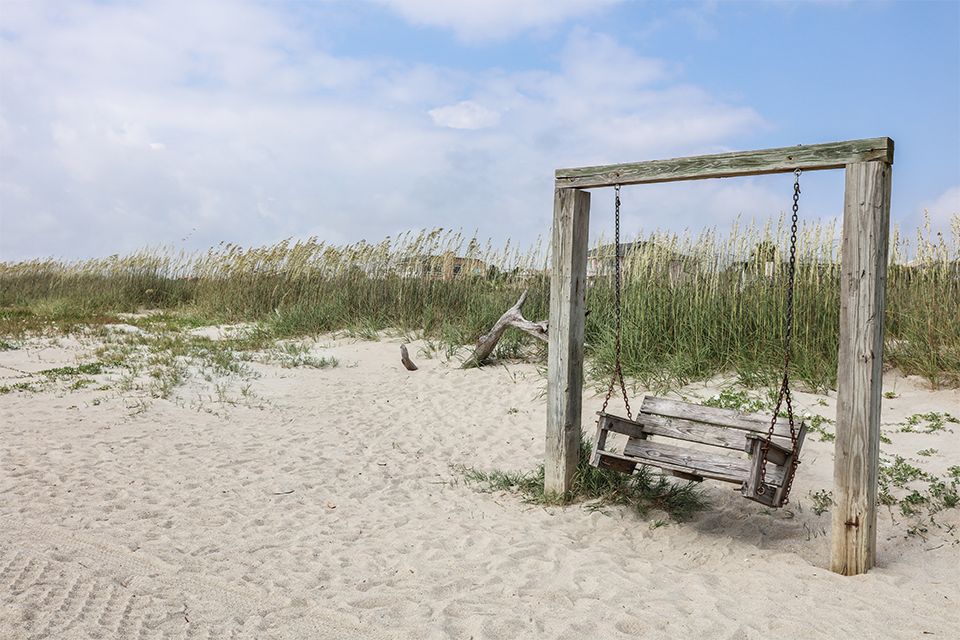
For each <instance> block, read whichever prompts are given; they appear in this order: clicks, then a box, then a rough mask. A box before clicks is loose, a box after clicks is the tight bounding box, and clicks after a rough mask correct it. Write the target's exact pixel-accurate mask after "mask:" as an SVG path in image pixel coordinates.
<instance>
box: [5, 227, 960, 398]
mask: <svg viewBox="0 0 960 640" xmlns="http://www.w3.org/2000/svg"><path fill="white" fill-rule="evenodd" d="M785 222H786V221H785V220H784V219H782V218H781V219H780V220H771V221H769V222H768V223H766V224H765V225H762V226H758V225H754V224H749V225H741V224H740V223H736V224H734V225H733V227H732V228H731V229H730V231H729V232H727V233H720V232H718V231H717V230H715V229H713V230H707V231H704V232H703V233H701V234H699V235H697V236H694V235H691V234H689V233H685V234H677V233H671V232H654V233H650V234H647V235H644V234H639V235H638V236H637V240H638V241H639V242H641V243H642V244H641V245H640V246H641V249H639V250H638V251H636V252H635V253H634V254H632V255H631V258H630V260H629V263H628V264H629V269H628V271H627V273H626V279H625V284H624V289H623V311H622V313H623V365H624V370H625V372H626V373H627V374H628V375H630V376H632V377H635V378H637V379H639V380H640V381H641V382H642V383H643V384H645V385H647V386H650V387H653V388H664V387H670V386H675V385H677V384H681V383H684V382H687V381H690V380H695V379H701V378H704V377H707V376H710V375H713V374H716V373H722V372H733V373H736V374H738V375H739V376H740V377H741V379H743V380H744V381H745V382H747V383H749V384H753V385H757V386H764V385H767V384H769V383H770V382H771V381H772V380H773V379H774V378H775V377H776V375H777V373H776V372H777V371H779V370H780V368H781V367H782V364H783V357H784V354H783V351H782V349H783V347H782V345H783V336H784V331H785V313H784V305H785V303H786V272H787V265H786V264H785V258H786V256H787V246H788V232H789V230H788V229H787V228H786V223H785ZM798 240H799V242H798V252H797V273H796V288H795V303H794V305H795V327H794V339H793V345H794V349H793V353H792V354H791V361H792V371H793V373H794V377H795V378H797V379H798V380H799V381H801V382H802V383H803V384H805V385H807V386H809V387H811V388H814V389H821V390H822V389H828V388H830V387H832V386H833V385H834V384H835V382H836V372H837V342H838V335H839V308H840V261H841V260H842V256H841V255H840V251H839V246H840V244H839V239H838V238H837V230H836V229H835V227H834V226H833V225H831V224H826V225H824V224H820V223H815V224H811V223H805V224H804V225H803V226H802V228H801V229H800V233H799V239H798ZM605 247H606V243H605V242H604V241H603V240H602V239H601V240H599V241H598V242H597V243H595V245H594V255H595V257H596V258H597V261H596V262H595V266H596V269H595V273H594V275H593V276H592V277H591V279H590V286H589V287H588V291H587V308H588V309H589V310H590V314H589V316H588V317H587V325H586V342H587V343H588V344H589V345H590V359H589V361H590V363H591V364H590V367H591V371H592V372H593V374H594V375H595V376H596V377H597V378H598V379H600V378H602V377H603V376H605V375H607V374H608V373H609V371H611V370H612V366H613V351H614V347H613V345H614V341H613V327H614V309H613V295H612V286H611V278H610V277H609V274H610V273H611V271H612V269H611V267H612V258H610V257H609V253H610V251H609V247H607V250H608V255H607V256H606V258H605V257H604V250H605ZM444 255H446V256H447V258H443V256H444ZM452 256H459V257H463V258H467V259H470V260H473V261H476V262H469V261H468V262H467V263H466V264H464V265H463V267H462V270H461V271H460V272H459V273H458V274H457V275H456V276H455V277H451V276H452V275H453V274H452V272H450V271H449V270H450V265H449V264H447V266H444V264H445V260H448V259H449V258H450V257H452ZM547 264H548V261H547V259H546V252H545V251H542V250H541V247H540V246H539V245H537V246H533V247H529V248H525V249H523V248H520V247H516V246H511V245H510V244H509V243H508V245H507V246H506V247H502V248H495V247H492V246H491V245H490V243H489V242H487V243H486V244H485V245H483V244H481V243H480V242H478V241H477V239H476V238H469V237H466V236H464V235H463V234H461V233H455V232H449V231H443V230H434V231H424V232H422V233H420V234H417V235H414V234H406V235H403V236H401V237H399V238H395V239H391V238H387V239H386V240H384V241H382V242H380V243H377V244H369V243H365V242H361V243H358V244H355V245H351V246H333V245H328V244H326V243H324V242H318V241H317V240H316V239H310V240H305V241H297V242H293V241H284V242H281V243H279V244H276V245H273V246H267V247H258V248H252V249H244V248H241V247H238V246H234V245H220V246H218V247H214V248H213V249H210V250H208V251H205V252H197V253H190V254H187V253H183V252H179V253H178V252H175V251H174V250H173V249H172V248H166V247H157V248H153V249H144V250H142V251H139V252H137V253H134V254H131V255H129V256H110V257H108V258H101V259H96V260H89V261H75V262H62V261H55V260H35V261H31V262H21V263H3V264H0V332H2V333H4V334H5V335H10V334H11V333H15V332H16V331H18V330H22V328H23V327H30V326H36V322H34V323H33V324H31V323H30V322H25V319H31V318H32V319H33V320H35V321H39V320H41V319H42V320H44V321H52V322H55V323H60V324H61V325H62V324H64V323H70V322H87V321H108V319H109V317H110V316H111V315H112V314H116V313H120V312H133V311H136V310H138V309H141V308H145V307H146V308H155V309H165V310H170V311H176V312H178V313H180V314H182V315H187V316H190V317H191V318H194V319H195V321H197V322H201V321H203V322H222V321H228V322H237V321H247V322H258V323H261V324H262V325H264V326H266V327H269V328H270V329H271V330H272V331H273V332H274V334H275V335H277V336H296V335H306V334H311V333H319V332H325V331H333V330H338V329H345V328H360V329H363V330H364V331H367V332H371V331H376V330H381V329H385V328H396V329H399V330H401V331H404V332H408V333H415V334H420V335H424V336H433V337H438V338H441V339H443V340H446V341H447V342H449V343H460V344H468V343H472V342H475V341H476V340H477V338H478V337H479V336H480V335H482V334H483V333H485V332H486V331H488V330H489V329H490V327H491V326H492V325H493V323H494V322H495V321H496V320H497V319H498V318H499V317H500V315H501V314H502V313H503V312H504V311H505V310H506V309H507V308H509V307H510V306H512V305H513V304H514V303H515V302H516V300H517V298H518V297H519V295H520V293H521V292H522V291H523V290H524V289H529V290H530V295H529V297H528V302H527V305H526V306H525V308H524V314H525V316H526V317H527V318H531V319H536V320H539V319H543V318H546V317H547V314H548V310H549V277H548V275H547V274H546V273H544V270H545V267H546V266H547ZM958 264H960V219H958V217H957V216H956V215H954V217H953V225H952V232H951V234H949V236H948V237H945V236H943V235H939V234H938V235H932V234H931V233H930V232H929V227H927V228H926V229H919V230H918V234H917V238H916V239H915V240H913V241H912V242H911V240H910V239H909V238H908V237H907V236H903V235H901V234H900V233H899V231H898V230H896V229H895V230H894V232H893V234H892V236H891V250H890V264H889V273H888V282H887V317H886V320H887V324H886V327H887V334H886V335H887V352H886V362H887V363H888V364H889V365H892V366H897V367H900V368H901V369H903V371H904V372H906V373H910V374H914V373H915V374H919V375H922V376H924V377H926V378H927V379H928V380H929V381H930V382H931V383H932V384H934V385H941V384H957V383H958V382H960V312H958V310H960V273H958ZM445 270H447V271H445ZM445 276H446V277H445ZM105 319H106V320H105ZM18 327H19V328H20V329H18ZM528 340H532V339H529V338H528V337H527V336H525V334H520V333H519V332H517V335H514V336H505V338H504V341H508V342H509V341H512V344H513V347H514V352H516V351H517V349H519V346H520V345H522V344H523V343H525V342H527V341H528ZM540 354H541V355H542V354H543V350H542V348H541V349H540Z"/></svg>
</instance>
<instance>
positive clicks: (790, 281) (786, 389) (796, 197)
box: [757, 169, 803, 506]
mask: <svg viewBox="0 0 960 640" xmlns="http://www.w3.org/2000/svg"><path fill="white" fill-rule="evenodd" d="M801 173H803V172H802V171H801V170H800V169H797V170H795V171H794V172H793V175H794V176H795V180H794V183H793V218H792V220H791V225H790V268H789V271H788V278H787V330H786V334H785V336H784V345H783V351H784V354H783V380H782V382H781V383H780V393H779V395H778V396H777V405H776V407H775V408H774V410H773V419H772V420H771V421H770V430H769V431H768V432H767V439H766V442H764V444H763V446H762V447H761V448H760V451H761V453H762V455H763V462H762V464H761V465H760V487H759V488H758V489H757V493H760V494H762V493H764V491H765V488H764V486H765V485H764V482H765V481H766V475H767V452H768V451H769V450H770V442H771V441H772V440H773V430H774V427H775V426H776V424H777V417H778V416H779V414H780V406H781V404H782V403H783V402H784V401H785V402H786V404H787V419H788V420H789V421H790V444H791V448H792V449H793V453H794V456H793V463H792V465H791V468H790V472H789V475H788V477H787V480H786V482H787V484H786V486H785V487H784V489H783V494H782V496H783V497H782V498H781V500H780V504H779V505H777V506H782V505H784V504H786V503H787V501H788V498H789V496H790V488H791V486H792V485H793V476H794V475H795V474H794V472H795V471H796V469H797V465H799V464H800V458H799V457H798V456H797V455H796V452H797V434H796V430H795V427H794V419H793V403H792V400H791V397H790V340H791V338H792V337H793V288H794V278H795V274H796V266H797V219H798V217H799V216H798V212H799V211H800V174H801Z"/></svg>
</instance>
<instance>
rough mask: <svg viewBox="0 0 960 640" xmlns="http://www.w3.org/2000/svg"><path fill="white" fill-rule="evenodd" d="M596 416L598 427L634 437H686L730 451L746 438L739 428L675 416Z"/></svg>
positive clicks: (742, 444)
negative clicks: (631, 419)
mask: <svg viewBox="0 0 960 640" xmlns="http://www.w3.org/2000/svg"><path fill="white" fill-rule="evenodd" d="M600 415H601V416H602V418H601V426H602V427H604V428H606V429H609V430H610V431H613V432H615V433H622V434H624V435H627V436H630V437H634V438H635V437H642V436H643V435H655V436H662V437H665V438H674V439H676V440H686V441H687V442H699V443H701V444H707V445H711V446H714V447H723V448H725V449H733V450H734V451H745V450H746V448H745V447H746V438H745V437H744V433H743V431H737V430H732V429H725V428H723V427H714V426H711V425H706V424H700V423H696V422H690V421H688V420H680V419H677V418H665V417H663V416H656V415H653V414H649V413H640V414H639V415H637V421H636V422H633V421H630V420H627V419H626V418H621V417H619V416H613V415H609V414H606V413H603V414H600Z"/></svg>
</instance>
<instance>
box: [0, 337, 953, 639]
mask: <svg viewBox="0 0 960 640" xmlns="http://www.w3.org/2000/svg"><path fill="white" fill-rule="evenodd" d="M94 344H95V343H94V342H93V341H89V342H88V341H82V342H78V341H76V340H73V339H61V340H60V341H59V343H53V342H49V341H48V342H42V341H37V342H36V343H34V344H32V345H31V346H30V347H29V348H25V349H19V350H16V351H5V352H0V366H2V367H3V368H2V369H0V376H2V379H0V384H2V385H12V384H14V383H16V382H21V381H24V380H35V379H37V376H30V375H28V374H31V373H36V372H39V371H42V370H46V369H50V368H53V367H58V366H64V365H74V364H76V363H77V362H91V361H93V360H94V358H93V357H92V356H91V355H90V349H91V348H92V347H93V346H94ZM399 344H400V341H399V340H397V339H390V338H384V339H382V340H380V341H379V342H354V341H349V340H345V339H341V340H337V339H333V338H329V339H327V338H323V339H320V340H319V341H318V342H317V343H316V345H315V346H314V347H313V355H315V356H316V357H321V356H324V357H336V358H337V359H338V360H339V366H337V367H333V368H325V369H313V368H303V367H301V368H282V367H280V366H278V365H277V364H269V363H260V364H253V365H251V367H252V369H253V370H255V371H256V372H257V374H259V377H253V376H250V375H247V376H245V377H242V378H236V379H217V378H213V379H211V380H206V379H205V378H204V376H203V375H200V374H199V373H198V374H197V375H194V376H193V377H192V378H191V379H190V381H189V382H188V384H186V385H185V386H183V387H181V388H179V389H178V390H177V393H176V396H173V397H171V398H168V399H158V398H152V397H150V396H149V394H147V393H144V392H141V391H138V390H137V389H136V386H134V387H133V388H132V389H130V390H128V391H124V392H120V391H118V390H117V387H118V385H117V378H118V374H116V373H115V372H114V373H104V374H101V375H98V376H95V378H96V383H95V384H90V385H88V386H86V387H85V388H82V389H78V390H70V389H68V388H67V387H66V386H65V385H63V384H60V385H59V386H58V385H48V386H47V387H45V388H44V389H41V390H38V391H11V392H10V393H7V394H3V395H0V421H2V425H3V426H2V434H3V436H2V438H0V455H2V469H0V637H2V638H57V639H70V638H84V639H86V638H124V639H126V638H138V639H139V638H143V639H151V638H224V639H226V638H231V639H239V638H258V639H259V638H265V639H267V638H269V639H274V638H276V639H288V638H289V639H294V638H322V639H327V638H429V639H433V638H463V639H467V638H475V639H480V638H504V639H513V638H584V639H587V638H589V639H594V638H627V637H644V638H730V639H733V638H764V639H765V640H767V639H770V638H805V639H809V638H843V637H851V638H921V637H922V638H926V637H938V638H956V637H960V510H958V509H953V510H947V511H942V512H940V513H937V514H935V516H934V519H935V523H930V522H929V518H925V519H923V520H922V521H918V520H917V519H916V518H908V517H905V516H903V515H901V514H900V512H899V510H898V509H896V508H894V509H887V508H884V509H883V510H882V511H881V517H880V522H879V552H878V566H877V567H876V568H875V569H874V570H872V571H871V572H870V573H869V574H867V575H863V576H858V577H853V578H845V577H841V576H838V575H835V574H832V573H830V572H829V571H828V570H826V566H827V563H828V558H829V528H830V516H829V512H827V513H823V514H821V515H816V514H815V513H814V511H813V509H812V506H813V503H812V500H811V498H810V494H811V493H813V492H817V491H821V490H824V489H827V490H829V489H830V488H831V484H832V451H833V443H832V442H825V441H820V439H819V438H818V436H817V435H816V434H811V436H810V437H809V439H808V441H807V444H806V446H805V448H804V452H803V464H802V465H801V467H800V470H799V472H798V474H799V476H798V479H797V481H796V483H795V485H794V491H793V501H792V503H791V504H790V505H789V506H788V507H787V508H786V509H782V510H780V511H773V512H772V511H768V510H765V509H763V508H762V507H761V506H760V505H757V504H755V503H752V502H748V501H745V500H743V499H741V498H739V493H738V492H737V491H736V490H733V489H731V488H730V486H729V485H721V484H714V483H706V484H707V489H708V492H709V495H710V497H711V498H712V500H713V502H714V506H713V508H712V509H711V510H709V511H706V512H703V513H701V514H700V515H698V516H696V517H695V518H694V519H693V520H692V521H689V522H686V523H680V524H678V523H674V522H670V521H668V522H666V524H664V525H663V526H657V525H658V524H661V523H663V521H665V520H667V519H666V518H665V516H664V514H662V513H654V514H650V515H649V516H648V517H647V518H641V517H639V516H638V515H637V514H636V513H634V512H632V511H630V510H628V509H621V508H614V509H609V510H608V512H607V514H601V513H591V512H587V511H585V510H584V509H582V508H581V507H579V506H572V507H568V508H546V509H545V508H541V507H539V506H533V505H530V504H525V503H523V502H522V501H521V500H520V499H519V498H518V497H517V496H515V495H513V494H503V493H495V494H484V493H479V492H477V491H476V490H475V489H474V488H473V487H471V486H465V485H464V483H463V481H462V480H461V478H460V476H458V474H457V473H456V472H455V471H454V470H453V469H452V468H451V465H458V464H463V465H467V466H472V467H476V468H480V469H485V470H489V469H503V470H515V469H523V470H529V469H533V468H534V467H535V466H536V464H537V463H538V462H539V461H541V460H542V456H543V448H544V415H545V406H544V399H543V397H542V392H543V390H544V385H545V382H544V380H543V378H542V377H541V376H540V375H539V374H538V373H537V370H536V368H535V367H533V366H532V365H508V366H506V367H504V366H499V367H498V366H492V367H488V368H485V369H482V370H470V371H461V370H458V369H457V368H456V365H457V362H456V361H454V362H445V361H443V360H442V359H439V358H436V359H429V358H426V357H424V354H423V350H422V347H423V345H422V344H421V343H414V344H412V345H411V348H410V353H411V356H412V357H413V359H414V360H415V361H416V362H417V364H418V365H419V367H420V369H419V370H418V371H413V372H409V371H407V370H405V369H404V368H403V366H402V365H401V363H400V355H399V348H398V347H399ZM103 387H109V388H103ZM98 389H99V390H98ZM889 389H890V390H892V391H893V392H894V393H896V394H897V397H896V398H894V399H892V400H885V405H884V412H885V413H884V416H885V417H884V422H885V423H889V426H885V429H884V432H885V435H887V436H888V437H889V438H890V439H891V440H892V443H891V444H884V445H883V446H882V450H883V452H884V454H886V455H887V456H889V455H893V454H897V455H901V456H903V457H904V458H906V459H907V460H908V461H910V463H911V464H915V465H919V466H921V467H922V468H923V469H924V470H925V471H927V472H929V473H933V474H936V475H939V476H941V477H944V476H945V475H946V473H947V471H946V470H947V468H948V467H950V466H952V465H960V425H954V424H951V425H948V426H950V427H952V428H953V431H948V430H940V431H937V432H935V433H901V432H899V431H898V429H899V426H896V425H897V423H902V422H903V421H904V420H905V419H906V417H907V416H910V415H914V414H919V413H925V412H929V411H938V412H949V413H951V414H952V415H954V416H960V392H958V391H956V390H953V391H937V392H932V391H928V390H926V389H925V388H924V385H923V384H921V383H920V382H919V381H917V380H913V379H904V378H893V377H891V379H890V385H889ZM688 391H689V392H690V393H694V392H697V393H700V394H701V395H704V396H705V395H708V394H712V393H715V392H716V389H715V388H712V387H710V386H707V387H705V388H704V387H701V388H692V389H690V390H688ZM819 400H821V398H819V397H818V396H813V395H807V394H800V397H799V403H800V404H801V405H802V407H803V408H805V409H806V410H809V411H811V412H821V413H822V414H823V415H825V416H828V417H829V416H831V412H832V411H833V404H834V402H833V399H831V398H829V397H824V398H822V400H823V401H824V403H825V405H824V404H822V403H821V402H819ZM601 401H602V398H597V397H593V396H592V395H591V396H590V397H588V398H587V399H586V400H585V410H584V423H585V425H586V427H585V428H587V429H590V430H592V424H593V420H594V418H593V416H594V413H595V411H596V410H597V409H598V408H599V405H600V403H601ZM638 402H639V400H637V403H638ZM933 449H935V450H936V452H935V453H931V454H929V455H925V456H922V455H919V454H918V451H920V450H933ZM918 522H921V523H923V524H924V528H925V529H926V531H919V532H917V533H913V534H911V533H910V532H909V531H910V530H916V526H917V524H918Z"/></svg>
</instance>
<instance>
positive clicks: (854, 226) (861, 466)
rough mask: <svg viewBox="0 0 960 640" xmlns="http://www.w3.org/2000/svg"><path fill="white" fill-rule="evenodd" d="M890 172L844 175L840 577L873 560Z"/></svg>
mask: <svg viewBox="0 0 960 640" xmlns="http://www.w3.org/2000/svg"><path fill="white" fill-rule="evenodd" d="M891 173H892V169H891V167H890V165H888V164H886V163H883V162H869V163H857V164H851V165H850V166H848V167H847V171H846V186H845V192H844V212H843V253H842V255H841V269H842V279H841V282H840V353H839V365H838V370H837V438H836V443H835V445H834V466H833V502H834V507H833V516H832V517H833V524H832V530H831V543H830V570H831V571H834V572H836V573H840V574H843V575H857V574H860V573H865V572H867V571H869V570H870V568H871V567H873V566H874V564H875V563H876V545H877V530H876V527H877V508H876V504H877V475H878V472H879V446H880V444H879V443H880V400H881V391H882V377H881V376H882V372H883V370H882V366H883V333H884V326H883V321H884V309H885V296H884V292H885V289H886V279H887V243H888V236H889V230H890V185H891Z"/></svg>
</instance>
